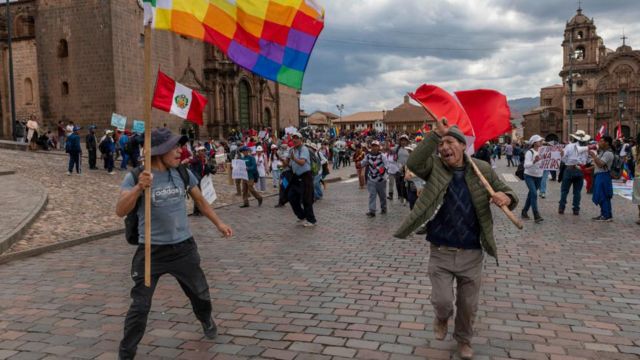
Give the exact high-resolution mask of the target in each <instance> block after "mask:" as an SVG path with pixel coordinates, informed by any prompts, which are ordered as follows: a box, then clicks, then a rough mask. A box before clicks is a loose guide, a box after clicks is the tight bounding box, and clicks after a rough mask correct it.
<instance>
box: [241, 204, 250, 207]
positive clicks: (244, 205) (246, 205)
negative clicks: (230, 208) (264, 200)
mask: <svg viewBox="0 0 640 360" xmlns="http://www.w3.org/2000/svg"><path fill="white" fill-rule="evenodd" d="M240 207H241V208H247V207H249V204H242V205H240Z"/></svg>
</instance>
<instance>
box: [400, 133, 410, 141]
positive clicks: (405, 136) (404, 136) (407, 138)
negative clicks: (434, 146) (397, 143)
mask: <svg viewBox="0 0 640 360" xmlns="http://www.w3.org/2000/svg"><path fill="white" fill-rule="evenodd" d="M400 139H406V140H409V135H407V134H402V135H400Z"/></svg>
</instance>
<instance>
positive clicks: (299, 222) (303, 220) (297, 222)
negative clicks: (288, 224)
mask: <svg viewBox="0 0 640 360" xmlns="http://www.w3.org/2000/svg"><path fill="white" fill-rule="evenodd" d="M305 221H307V220H306V219H296V225H302V223H304V222H305Z"/></svg>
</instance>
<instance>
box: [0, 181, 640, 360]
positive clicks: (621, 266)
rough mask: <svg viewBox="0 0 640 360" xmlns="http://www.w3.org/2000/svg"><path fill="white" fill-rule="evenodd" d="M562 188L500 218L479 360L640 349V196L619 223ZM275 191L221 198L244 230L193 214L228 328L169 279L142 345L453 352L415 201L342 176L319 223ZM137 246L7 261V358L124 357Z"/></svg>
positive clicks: (187, 350) (2, 296) (2, 337)
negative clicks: (236, 203)
mask: <svg viewBox="0 0 640 360" xmlns="http://www.w3.org/2000/svg"><path fill="white" fill-rule="evenodd" d="M499 172H507V171H506V170H504V169H500V170H499ZM509 172H511V171H509ZM511 185H512V186H513V187H514V188H515V189H516V190H517V192H518V193H519V194H521V195H523V194H524V193H525V190H524V186H523V183H522V182H519V183H512V184H511ZM558 187H559V186H558V184H557V183H551V184H550V189H549V193H548V197H547V199H544V200H542V201H541V204H542V213H543V216H545V218H546V219H545V221H544V223H543V224H542V225H534V224H533V223H532V222H527V223H526V225H525V229H524V230H523V231H518V230H516V229H515V227H514V226H512V225H511V224H510V223H508V220H507V219H506V217H505V216H503V215H502V214H496V216H495V231H496V234H497V241H498V244H499V254H500V265H499V266H497V265H496V263H495V261H493V260H492V259H487V260H486V261H485V269H484V278H483V280H484V285H483V289H482V294H481V304H480V310H479V314H478V320H477V322H476V331H477V334H476V337H475V338H474V348H475V350H476V357H475V359H477V360H488V359H490V360H503V359H533V360H538V359H547V360H578V359H594V360H595V359H605V360H627V359H629V360H631V359H639V358H640V260H639V259H640V250H639V249H640V247H639V246H638V245H640V239H639V238H638V236H637V234H638V226H637V225H635V224H633V221H634V220H635V216H637V215H636V210H635V207H634V206H632V205H631V202H630V201H627V200H624V199H622V198H619V197H616V199H615V202H614V211H615V213H614V216H615V217H616V221H615V222H613V223H601V224H597V223H593V222H591V221H590V220H589V218H590V217H591V216H594V215H595V213H596V209H595V207H594V206H593V205H592V204H590V203H589V200H588V199H584V200H583V214H582V215H580V216H573V215H564V216H559V215H555V210H556V207H557V202H556V200H554V199H557V189H558ZM274 203H275V199H274V198H270V199H268V200H267V201H266V202H265V204H264V205H263V207H261V208H254V210H256V212H254V213H251V214H252V215H250V216H249V217H247V216H246V214H247V212H245V211H242V210H243V209H239V208H237V207H226V208H222V209H220V210H219V213H220V215H221V216H222V218H223V219H224V220H225V221H227V222H228V223H229V224H231V225H232V226H233V227H234V229H235V231H236V235H235V236H234V238H232V239H221V238H220V237H219V236H218V235H217V234H216V232H215V231H214V229H213V227H212V226H211V225H210V224H208V223H207V222H206V221H205V220H203V219H194V220H193V221H192V224H193V228H194V233H195V236H196V238H197V240H198V244H199V247H200V254H201V257H202V266H203V268H204V270H205V273H206V275H207V277H208V279H209V282H210V286H211V292H212V297H213V302H214V312H215V318H216V319H217V322H218V324H219V326H220V335H219V336H218V338H217V339H216V340H215V341H208V340H205V339H203V336H202V334H201V329H200V326H199V324H198V323H197V320H196V319H195V317H194V315H193V313H192V310H191V308H190V305H189V303H188V301H187V299H186V297H185V296H184V295H183V294H182V292H181V290H180V288H179V286H178V284H177V283H176V281H175V280H173V279H172V278H170V277H164V278H162V280H161V281H160V284H159V286H158V289H157V291H156V294H155V297H154V303H153V310H152V313H151V315H150V320H149V326H148V329H147V333H146V335H145V337H144V339H143V341H142V346H141V347H140V349H139V352H140V357H139V358H142V359H160V358H172V359H212V358H215V359H245V358H254V359H296V360H303V359H343V358H360V359H450V358H452V357H451V351H452V350H453V349H454V348H455V343H454V341H452V340H451V338H450V335H449V336H448V338H447V339H446V340H445V341H436V340H434V339H433V333H432V331H431V326H430V324H431V322H432V310H431V305H430V304H429V295H430V291H431V287H430V283H429V279H428V274H427V272H426V269H427V259H428V247H427V246H426V242H425V241H424V240H423V239H422V238H421V237H417V236H414V237H411V238H409V239H406V240H398V239H394V238H392V237H391V235H390V234H391V232H392V231H393V230H394V229H395V228H397V226H398V223H399V221H401V219H403V218H404V216H405V215H406V214H407V212H408V209H407V207H404V206H401V205H399V204H398V203H397V202H392V203H391V205H390V213H389V214H387V215H385V216H381V215H378V216H377V217H375V218H373V219H368V218H366V217H365V216H364V213H365V212H366V207H367V205H366V204H367V200H366V192H365V191H363V190H358V189H357V183H354V182H350V183H342V184H335V185H333V186H332V187H331V188H330V191H329V192H328V193H327V195H326V198H325V199H324V200H322V201H321V202H319V203H318V204H317V206H316V213H317V216H318V219H319V225H318V226H317V227H315V228H302V227H297V226H296V225H295V221H294V220H295V219H294V217H293V215H292V213H291V210H290V209H288V208H286V209H274V208H273V207H272V206H273V205H274ZM254 215H255V216H254ZM132 252H133V248H132V247H130V246H128V245H126V244H125V242H124V239H122V237H121V236H118V237H113V238H109V239H105V240H101V241H97V242H93V243H91V244H86V245H80V246H77V247H73V248H70V249H66V250H63V251H58V252H53V253H49V254H46V255H43V256H40V257H36V258H30V259H27V260H21V261H15V262H12V263H9V264H5V265H0V288H2V291H1V292H0V359H1V358H10V359H36V358H51V359H54V358H58V359H70V358H87V359H114V358H115V351H116V349H117V343H118V341H119V339H120V336H121V334H122V323H123V315H124V314H125V312H126V309H127V306H128V303H129V299H128V290H129V287H130V286H131V281H130V279H129V275H128V274H129V266H130V261H131V256H132Z"/></svg>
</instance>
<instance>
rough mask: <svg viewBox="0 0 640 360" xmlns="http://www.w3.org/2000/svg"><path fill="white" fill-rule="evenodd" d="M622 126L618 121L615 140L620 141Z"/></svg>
mask: <svg viewBox="0 0 640 360" xmlns="http://www.w3.org/2000/svg"><path fill="white" fill-rule="evenodd" d="M622 138H623V136H622V124H621V123H620V122H619V121H618V128H617V129H616V140H617V139H622Z"/></svg>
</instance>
